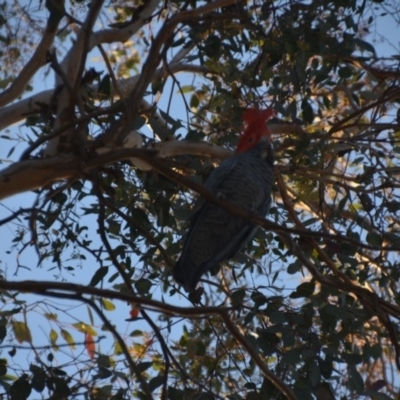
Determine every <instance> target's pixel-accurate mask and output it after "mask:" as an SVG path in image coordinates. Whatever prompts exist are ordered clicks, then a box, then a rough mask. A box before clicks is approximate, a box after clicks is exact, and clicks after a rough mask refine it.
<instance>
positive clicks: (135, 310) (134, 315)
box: [129, 304, 139, 318]
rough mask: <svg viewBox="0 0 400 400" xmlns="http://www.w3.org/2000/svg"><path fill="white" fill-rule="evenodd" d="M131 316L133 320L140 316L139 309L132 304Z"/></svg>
mask: <svg viewBox="0 0 400 400" xmlns="http://www.w3.org/2000/svg"><path fill="white" fill-rule="evenodd" d="M129 315H130V316H131V318H137V317H138V316H139V309H138V308H137V307H136V305H134V304H131V311H129Z"/></svg>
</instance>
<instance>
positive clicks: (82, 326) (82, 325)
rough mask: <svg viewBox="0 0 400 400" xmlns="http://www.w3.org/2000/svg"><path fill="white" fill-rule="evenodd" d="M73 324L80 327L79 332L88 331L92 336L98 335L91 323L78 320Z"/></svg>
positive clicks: (77, 327)
mask: <svg viewBox="0 0 400 400" xmlns="http://www.w3.org/2000/svg"><path fill="white" fill-rule="evenodd" d="M72 326H73V327H74V328H76V329H78V331H79V332H82V333H88V334H89V335H92V336H97V332H96V331H95V330H94V329H93V328H92V327H91V326H90V325H88V324H85V323H84V322H76V323H75V324H72Z"/></svg>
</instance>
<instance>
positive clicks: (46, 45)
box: [0, 10, 61, 107]
mask: <svg viewBox="0 0 400 400" xmlns="http://www.w3.org/2000/svg"><path fill="white" fill-rule="evenodd" d="M58 12H59V11H58ZM56 13H57V11H51V10H50V15H49V18H48V19H47V25H46V28H45V31H44V33H43V36H42V39H41V40H40V42H39V44H38V46H37V48H36V50H35V52H34V53H33V55H32V57H31V59H30V60H29V61H28V62H27V63H26V64H25V66H24V67H23V68H22V71H21V72H20V73H19V75H18V76H17V77H16V78H15V79H14V81H13V83H12V84H11V86H10V87H9V88H8V89H6V90H4V91H3V93H1V94H0V107H3V106H4V105H6V104H8V103H10V102H11V101H13V100H14V99H16V98H17V97H18V96H20V95H21V94H22V93H23V92H24V90H25V88H26V86H27V85H28V83H29V80H30V79H31V78H32V77H33V75H34V74H35V73H36V71H37V70H38V69H39V68H40V67H42V66H43V65H45V64H46V63H47V57H46V54H47V52H48V50H49V49H50V47H51V45H52V44H53V42H54V38H55V36H56V33H57V29H58V25H59V23H60V21H61V18H58V16H56V15H55V14H56Z"/></svg>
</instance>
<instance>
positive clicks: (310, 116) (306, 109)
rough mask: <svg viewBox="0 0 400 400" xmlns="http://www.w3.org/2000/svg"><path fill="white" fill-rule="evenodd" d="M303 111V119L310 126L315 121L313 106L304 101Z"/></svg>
mask: <svg viewBox="0 0 400 400" xmlns="http://www.w3.org/2000/svg"><path fill="white" fill-rule="evenodd" d="M301 109H302V117H303V119H304V121H306V122H307V123H309V124H312V122H313V121H314V111H313V109H312V106H311V104H310V103H309V102H308V101H307V100H305V99H304V100H303V101H302V102H301Z"/></svg>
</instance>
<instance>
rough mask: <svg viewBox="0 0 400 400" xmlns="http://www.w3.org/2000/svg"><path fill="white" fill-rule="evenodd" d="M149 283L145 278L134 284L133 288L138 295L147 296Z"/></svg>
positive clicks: (149, 287) (150, 284)
mask: <svg viewBox="0 0 400 400" xmlns="http://www.w3.org/2000/svg"><path fill="white" fill-rule="evenodd" d="M152 285H153V284H152V283H151V281H149V280H148V279H145V278H141V279H139V280H137V281H136V282H135V288H136V290H137V291H138V293H139V294H142V295H143V294H148V293H149V290H150V289H151V287H152Z"/></svg>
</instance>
